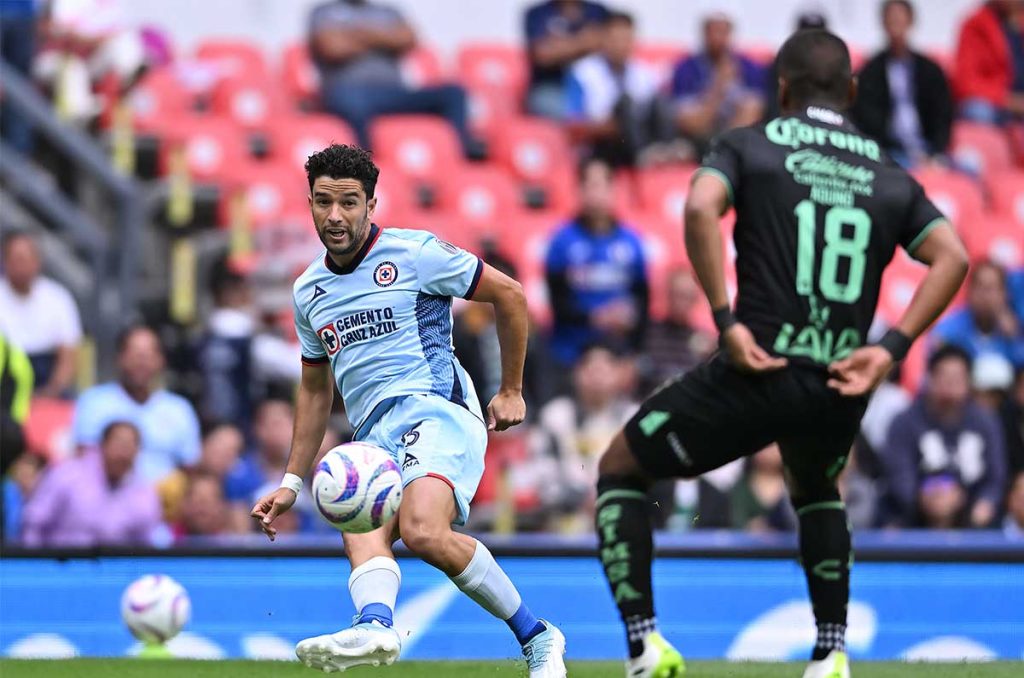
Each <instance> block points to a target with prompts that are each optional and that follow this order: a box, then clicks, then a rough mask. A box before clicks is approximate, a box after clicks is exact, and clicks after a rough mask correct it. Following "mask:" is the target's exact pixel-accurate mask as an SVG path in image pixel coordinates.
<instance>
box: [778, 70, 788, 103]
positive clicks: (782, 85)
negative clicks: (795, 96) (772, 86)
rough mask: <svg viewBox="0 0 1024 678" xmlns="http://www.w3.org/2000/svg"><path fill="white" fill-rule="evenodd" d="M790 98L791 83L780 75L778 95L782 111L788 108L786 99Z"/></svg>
mask: <svg viewBox="0 0 1024 678" xmlns="http://www.w3.org/2000/svg"><path fill="white" fill-rule="evenodd" d="M788 98H789V83H787V82H786V79H785V78H782V77H780V78H779V96H778V101H779V110H780V111H785V110H786V108H787V106H786V100H787V99H788Z"/></svg>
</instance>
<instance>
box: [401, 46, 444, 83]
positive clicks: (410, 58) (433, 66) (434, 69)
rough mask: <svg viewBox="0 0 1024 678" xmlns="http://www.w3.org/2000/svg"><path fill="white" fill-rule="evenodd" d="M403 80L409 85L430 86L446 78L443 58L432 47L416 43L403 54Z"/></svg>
mask: <svg viewBox="0 0 1024 678" xmlns="http://www.w3.org/2000/svg"><path fill="white" fill-rule="evenodd" d="M401 68H402V80H403V81H405V84H406V85H408V86H409V87H428V86H430V85H436V84H438V83H440V82H442V81H443V80H444V69H443V68H442V67H441V60H440V59H439V58H438V56H437V52H435V51H434V50H433V49H432V48H430V47H428V46H426V45H416V46H415V47H413V48H412V49H411V50H409V51H408V52H406V53H405V54H404V55H403V56H402V63H401Z"/></svg>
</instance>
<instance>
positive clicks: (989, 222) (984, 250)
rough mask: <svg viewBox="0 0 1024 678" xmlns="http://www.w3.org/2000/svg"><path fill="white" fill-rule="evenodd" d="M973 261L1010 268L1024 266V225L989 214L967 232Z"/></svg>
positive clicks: (965, 232)
mask: <svg viewBox="0 0 1024 678" xmlns="http://www.w3.org/2000/svg"><path fill="white" fill-rule="evenodd" d="M963 238H964V244H965V245H966V246H967V252H968V254H970V255H971V259H972V260H974V261H977V260H979V259H991V260H992V261H995V262H996V263H999V264H1002V266H1003V267H1004V268H1006V269H1017V268H1020V267H1022V266H1024V224H1022V223H1021V222H1019V221H1016V220H1014V219H1012V218H1010V217H1000V216H995V215H989V214H986V215H985V217H984V218H982V219H979V220H978V221H977V223H975V224H974V225H973V226H972V228H971V229H969V230H967V231H964V233H963Z"/></svg>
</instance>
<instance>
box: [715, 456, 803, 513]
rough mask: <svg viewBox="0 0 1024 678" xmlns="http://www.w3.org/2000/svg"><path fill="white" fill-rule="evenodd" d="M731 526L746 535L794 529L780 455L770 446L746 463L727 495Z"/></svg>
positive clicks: (791, 509)
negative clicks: (744, 531)
mask: <svg viewBox="0 0 1024 678" xmlns="http://www.w3.org/2000/svg"><path fill="white" fill-rule="evenodd" d="M730 504H731V514H732V526H733V527H734V528H736V529H739V530H747V531H748V532H788V531H791V530H795V529H796V514H795V513H794V512H793V507H792V506H791V505H790V503H789V494H788V493H787V491H786V479H785V477H784V475H783V464H782V453H781V452H779V446H778V445H774V444H772V445H769V446H768V447H766V448H764V449H763V450H761V451H760V452H758V453H756V454H754V455H753V456H752V457H750V458H749V459H748V460H747V464H746V472H745V473H744V475H743V478H742V479H741V480H740V482H739V483H737V484H736V486H735V487H733V489H732V493H731V495H730Z"/></svg>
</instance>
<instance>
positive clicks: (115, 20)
mask: <svg viewBox="0 0 1024 678" xmlns="http://www.w3.org/2000/svg"><path fill="white" fill-rule="evenodd" d="M42 36H43V41H44V47H43V49H42V50H41V52H40V53H39V55H38V56H37V57H36V60H35V66H34V70H35V75H36V77H37V78H38V79H39V80H41V81H42V82H44V83H46V84H48V85H49V86H50V87H51V88H52V90H53V99H54V106H55V108H56V110H57V115H58V116H59V117H61V118H62V119H65V120H70V121H72V122H77V123H88V122H90V121H91V120H92V119H93V118H94V117H95V116H97V115H98V114H99V113H100V112H101V110H102V107H103V102H102V100H101V99H100V98H98V97H97V96H95V95H94V94H93V89H94V86H95V85H96V84H97V83H99V82H100V81H102V80H103V79H104V78H107V77H113V78H116V80H117V82H118V83H119V84H120V85H121V86H122V87H124V88H127V87H128V86H130V85H131V84H132V83H133V82H134V80H135V79H136V78H137V77H138V76H139V75H140V74H141V72H142V70H143V68H144V67H145V65H146V50H145V47H144V45H143V40H142V35H141V33H140V32H139V30H138V29H137V28H134V27H132V26H130V25H129V24H128V21H127V18H126V15H125V11H124V8H123V6H122V3H121V1H120V0H50V2H49V3H48V7H47V11H46V13H45V15H44V20H43V22H42Z"/></svg>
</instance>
